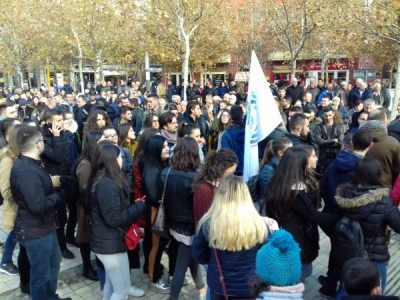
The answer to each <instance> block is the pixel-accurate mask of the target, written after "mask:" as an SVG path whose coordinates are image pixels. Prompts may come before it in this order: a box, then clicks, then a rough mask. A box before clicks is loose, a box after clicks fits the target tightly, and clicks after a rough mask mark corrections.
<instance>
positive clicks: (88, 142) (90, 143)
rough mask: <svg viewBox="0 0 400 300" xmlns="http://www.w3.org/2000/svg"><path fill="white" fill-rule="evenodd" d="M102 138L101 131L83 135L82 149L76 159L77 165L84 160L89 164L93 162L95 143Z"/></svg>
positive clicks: (95, 149)
mask: <svg viewBox="0 0 400 300" xmlns="http://www.w3.org/2000/svg"><path fill="white" fill-rule="evenodd" d="M102 136H103V132H102V131H101V130H92V131H89V132H88V133H87V134H86V135H85V137H84V138H83V149H82V152H81V154H80V155H79V157H78V159H77V164H79V163H80V162H81V161H82V160H84V159H86V160H88V161H89V162H90V163H92V162H93V159H94V157H95V154H96V151H97V142H98V141H99V140H100V139H101V137H102Z"/></svg>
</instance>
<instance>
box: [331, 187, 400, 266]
mask: <svg viewBox="0 0 400 300" xmlns="http://www.w3.org/2000/svg"><path fill="white" fill-rule="evenodd" d="M336 200H337V204H338V206H339V209H340V211H341V213H342V214H343V215H346V216H348V217H350V218H352V219H354V220H357V221H359V222H360V225H361V228H362V230H363V232H364V247H365V250H366V251H367V252H368V255H369V259H370V260H372V261H376V262H386V261H388V260H389V258H390V255H389V251H388V247H387V245H386V238H385V230H386V227H387V225H389V226H390V227H391V228H392V229H393V230H394V231H395V232H397V233H400V212H399V210H398V209H397V207H396V206H395V205H394V204H393V200H392V199H391V198H389V189H386V188H381V187H377V186H367V187H354V186H349V187H348V188H347V189H346V190H345V194H344V197H341V196H336Z"/></svg>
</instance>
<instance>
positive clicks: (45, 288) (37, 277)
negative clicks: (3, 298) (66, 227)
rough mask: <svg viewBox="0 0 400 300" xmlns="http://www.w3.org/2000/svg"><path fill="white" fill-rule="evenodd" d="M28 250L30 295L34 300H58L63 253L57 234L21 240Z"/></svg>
mask: <svg viewBox="0 0 400 300" xmlns="http://www.w3.org/2000/svg"><path fill="white" fill-rule="evenodd" d="M19 243H20V244H21V245H22V246H24V247H25V248H26V253H27V255H28V259H29V263H30V265H31V275H30V293H31V299H32V300H44V299H46V300H53V299H58V295H57V294H56V291H57V280H58V273H59V272H60V262H61V251H60V247H59V246H58V241H57V235H56V233H55V232H53V233H51V234H48V235H45V236H42V237H40V238H35V239H29V240H23V239H21V240H19Z"/></svg>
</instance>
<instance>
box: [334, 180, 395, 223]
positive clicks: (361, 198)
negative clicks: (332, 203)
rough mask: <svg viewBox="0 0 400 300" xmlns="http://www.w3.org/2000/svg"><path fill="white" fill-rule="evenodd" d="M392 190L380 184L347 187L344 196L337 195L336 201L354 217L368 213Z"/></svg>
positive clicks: (359, 217)
mask: <svg viewBox="0 0 400 300" xmlns="http://www.w3.org/2000/svg"><path fill="white" fill-rule="evenodd" d="M389 194H390V190H389V189H387V188H382V187H379V186H366V187H356V186H353V185H350V186H349V187H347V188H346V190H345V193H344V196H339V195H336V197H335V198H336V202H337V204H338V206H339V208H340V209H341V210H344V211H346V214H348V213H349V214H350V215H351V217H352V218H354V219H361V218H363V217H365V216H366V215H368V214H369V213H370V212H371V211H372V209H373V208H374V207H375V205H376V203H377V202H379V201H381V200H382V198H385V197H389Z"/></svg>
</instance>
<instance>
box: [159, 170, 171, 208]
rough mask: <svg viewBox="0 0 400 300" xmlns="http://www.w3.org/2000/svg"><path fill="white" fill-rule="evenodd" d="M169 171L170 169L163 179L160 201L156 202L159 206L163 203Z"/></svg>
mask: <svg viewBox="0 0 400 300" xmlns="http://www.w3.org/2000/svg"><path fill="white" fill-rule="evenodd" d="M170 171H171V167H169V168H168V172H167V176H166V177H165V182H164V188H163V191H162V195H161V199H160V200H159V201H158V203H160V204H161V203H164V196H165V189H166V187H167V181H168V175H169V172H170Z"/></svg>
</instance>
